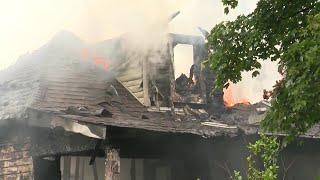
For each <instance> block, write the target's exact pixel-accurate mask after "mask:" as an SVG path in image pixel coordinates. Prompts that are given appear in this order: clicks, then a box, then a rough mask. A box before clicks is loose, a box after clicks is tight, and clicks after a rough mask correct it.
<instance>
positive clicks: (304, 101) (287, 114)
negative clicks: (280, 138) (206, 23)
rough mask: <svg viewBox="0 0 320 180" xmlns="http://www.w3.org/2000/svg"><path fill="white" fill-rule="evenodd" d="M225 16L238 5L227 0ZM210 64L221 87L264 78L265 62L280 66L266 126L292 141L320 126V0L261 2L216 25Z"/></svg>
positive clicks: (264, 124) (265, 121) (212, 35)
mask: <svg viewBox="0 0 320 180" xmlns="http://www.w3.org/2000/svg"><path fill="white" fill-rule="evenodd" d="M222 2H223V4H224V5H225V6H226V8H225V13H228V12H229V9H230V8H235V7H236V6H237V0H222ZM207 46H208V49H209V64H210V67H211V68H212V69H213V70H214V71H215V73H216V75H217V81H216V88H218V89H221V88H223V87H228V85H229V83H228V82H229V81H231V82H233V83H237V82H239V81H240V80H241V72H243V71H252V76H253V77H255V76H257V75H259V69H260V68H261V64H260V62H259V61H261V60H271V61H278V62H279V72H280V73H281V74H282V75H283V77H284V78H283V80H281V81H279V82H278V83H277V84H276V86H275V88H274V91H273V94H272V96H273V100H272V108H271V109H270V111H269V113H268V115H267V116H266V118H265V119H264V121H263V123H262V125H263V127H264V128H265V129H266V130H268V131H273V132H277V131H278V132H279V131H281V132H286V133H288V134H290V135H291V136H290V137H294V136H297V135H299V134H302V133H305V132H306V131H307V130H308V129H309V128H310V127H312V126H313V125H314V124H316V123H318V122H319V121H320V117H319V114H320V79H319V77H320V3H319V0H297V1H293V0H260V1H259V2H258V3H257V7H256V9H255V10H254V12H252V13H251V14H249V15H247V16H244V15H241V16H238V17H237V19H236V20H235V21H232V22H222V23H220V24H218V25H216V26H215V27H214V28H213V29H212V30H211V32H210V35H209V36H208V43H207Z"/></svg>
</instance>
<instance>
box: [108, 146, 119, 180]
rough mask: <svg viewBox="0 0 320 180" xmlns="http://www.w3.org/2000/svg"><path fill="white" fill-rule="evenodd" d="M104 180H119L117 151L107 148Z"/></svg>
mask: <svg viewBox="0 0 320 180" xmlns="http://www.w3.org/2000/svg"><path fill="white" fill-rule="evenodd" d="M105 168H106V169H105V180H120V154H119V149H114V148H109V147H108V148H107V149H106V161H105Z"/></svg>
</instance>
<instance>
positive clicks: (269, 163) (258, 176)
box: [232, 135, 280, 180]
mask: <svg viewBox="0 0 320 180" xmlns="http://www.w3.org/2000/svg"><path fill="white" fill-rule="evenodd" d="M249 151H250V155H249V156H248V157H247V162H248V170H247V172H246V175H247V177H246V179H248V180H277V179H278V171H279V166H278V157H279V153H280V144H279V142H278V141H277V138H276V137H272V136H270V137H268V136H266V135H261V138H260V139H259V140H258V141H256V142H255V143H254V144H250V145H249ZM256 159H258V160H261V161H262V164H263V165H262V168H261V169H259V168H258V167H259V166H258V165H257V162H256ZM232 179H233V180H242V179H244V178H243V177H242V176H241V175H240V172H239V171H234V177H232Z"/></svg>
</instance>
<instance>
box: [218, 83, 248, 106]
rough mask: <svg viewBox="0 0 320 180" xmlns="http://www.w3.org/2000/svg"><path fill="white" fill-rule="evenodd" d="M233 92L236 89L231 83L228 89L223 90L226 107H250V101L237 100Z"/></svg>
mask: <svg viewBox="0 0 320 180" xmlns="http://www.w3.org/2000/svg"><path fill="white" fill-rule="evenodd" d="M233 91H234V87H233V84H231V83H230V85H229V87H228V88H227V89H224V90H223V93H224V94H223V100H224V105H225V106H226V107H233V106H234V105H236V104H245V105H250V102H249V100H248V99H240V100H235V98H234V97H233Z"/></svg>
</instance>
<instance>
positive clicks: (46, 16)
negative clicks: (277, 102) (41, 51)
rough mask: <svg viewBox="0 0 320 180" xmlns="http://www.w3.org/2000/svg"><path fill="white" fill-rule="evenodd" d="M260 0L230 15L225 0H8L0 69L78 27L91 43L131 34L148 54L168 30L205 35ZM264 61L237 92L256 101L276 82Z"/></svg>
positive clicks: (131, 46)
mask: <svg viewBox="0 0 320 180" xmlns="http://www.w3.org/2000/svg"><path fill="white" fill-rule="evenodd" d="M256 2H257V0H250V1H247V0H240V1H239V7H238V8H237V9H236V10H232V11H231V12H230V14H229V15H228V16H227V15H225V14H224V13H223V6H222V3H221V0H201V1H199V0H175V1H172V0H152V1H150V0H135V1H131V0H68V1H65V0H3V1H1V6H0V21H1V23H0V26H1V27H0V31H1V33H0V39H1V42H0V48H1V52H2V53H1V54H0V69H1V68H4V67H7V66H8V65H9V64H12V63H13V62H14V61H15V60H16V59H17V58H18V57H19V56H20V55H21V54H25V53H26V52H30V51H34V50H36V49H38V48H39V47H41V46H42V45H43V44H45V43H46V42H48V41H49V40H50V39H51V38H52V37H53V35H54V34H56V33H57V32H59V31H60V30H67V31H70V32H73V33H74V34H76V35H77V36H79V37H80V38H81V39H83V40H84V41H86V42H88V43H96V42H99V41H103V40H106V39H111V38H114V37H117V36H120V35H124V34H126V33H130V34H128V35H127V37H128V39H127V40H128V41H127V43H126V44H127V48H128V50H132V51H136V50H137V51H138V52H140V53H143V52H146V51H144V50H146V49H148V50H149V49H151V50H152V49H162V47H163V45H164V44H165V43H166V38H165V34H166V33H168V32H174V33H181V34H190V35H201V34H200V32H199V31H198V30H197V28H196V27H198V26H200V27H202V28H204V29H207V30H208V31H210V29H211V28H212V27H213V26H214V25H215V24H217V23H219V22H221V21H223V20H232V19H235V18H236V16H237V15H239V14H248V13H250V12H252V11H253V9H254V8H255V4H256ZM177 11H180V12H181V13H180V14H179V15H178V16H177V17H176V18H175V19H174V20H173V21H172V22H170V23H169V24H167V22H168V21H167V20H168V17H170V15H172V14H173V13H175V12H177ZM125 36H126V35H125ZM180 53H181V54H180V56H183V55H184V54H188V53H184V52H183V51H182V52H180ZM189 54H190V53H189ZM159 58H160V57H157V56H155V57H153V60H155V61H157V60H159ZM263 64H264V67H263V69H265V70H262V72H261V75H260V76H259V77H258V78H256V79H254V80H251V75H250V74H248V75H246V74H245V75H244V81H243V82H242V83H240V84H237V85H236V86H235V92H236V94H235V97H237V98H240V99H243V98H247V99H249V100H250V101H257V100H258V99H260V98H259V96H260V95H258V94H260V93H261V89H263V88H268V87H271V86H272V84H273V82H274V81H275V78H278V77H277V73H275V71H274V70H271V69H274V65H271V64H269V63H266V64H265V63H263ZM188 71H189V69H188V70H187V72H188ZM269 72H270V73H269ZM267 86H268V87H267ZM258 87H259V88H258ZM260 87H261V88H260ZM262 87H263V88H262ZM248 89H250V92H249V91H248ZM268 89H269V88H268ZM241 92H243V93H241Z"/></svg>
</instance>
